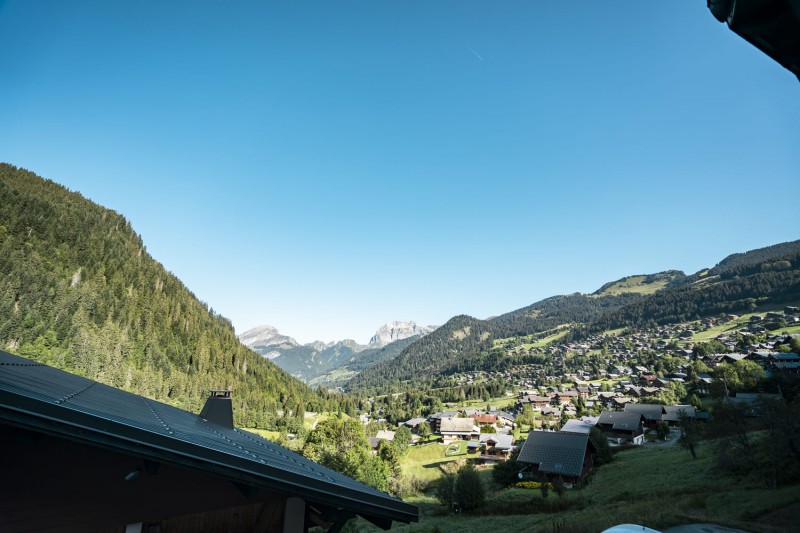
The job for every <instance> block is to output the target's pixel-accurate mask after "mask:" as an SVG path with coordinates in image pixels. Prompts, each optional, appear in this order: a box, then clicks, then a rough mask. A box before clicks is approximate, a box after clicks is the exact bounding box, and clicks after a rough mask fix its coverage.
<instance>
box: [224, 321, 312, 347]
mask: <svg viewBox="0 0 800 533" xmlns="http://www.w3.org/2000/svg"><path fill="white" fill-rule="evenodd" d="M238 337H239V341H240V342H241V343H242V344H244V345H245V346H247V347H249V348H253V347H255V346H261V347H266V346H278V345H281V344H288V345H291V346H299V344H298V343H297V341H296V340H294V339H293V338H291V337H287V336H286V335H281V333H280V332H279V331H278V329H277V328H274V327H272V326H256V327H254V328H253V329H248V330H247V331H245V332H244V333H242V334H241V335H239V336H238Z"/></svg>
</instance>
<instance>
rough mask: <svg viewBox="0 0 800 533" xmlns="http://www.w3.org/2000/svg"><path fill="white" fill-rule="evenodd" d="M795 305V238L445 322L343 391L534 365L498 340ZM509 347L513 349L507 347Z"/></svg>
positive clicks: (426, 383) (798, 287) (798, 298)
mask: <svg viewBox="0 0 800 533" xmlns="http://www.w3.org/2000/svg"><path fill="white" fill-rule="evenodd" d="M798 302H800V241H794V242H791V243H783V244H779V245H774V246H769V247H766V248H762V249H759V250H753V251H750V252H747V253H744V254H734V255H733V256H729V257H728V258H725V259H724V260H723V261H721V262H720V263H719V264H718V265H717V266H715V267H714V268H712V269H710V270H703V271H701V272H699V273H697V274H694V275H692V276H685V275H684V274H683V273H682V272H680V271H675V270H670V271H666V272H662V273H659V274H653V275H647V276H644V275H642V276H630V277H627V278H623V279H622V280H619V281H615V282H611V283H607V284H606V285H604V286H603V287H601V289H600V290H598V291H597V292H596V293H595V294H593V295H584V294H578V293H576V294H570V295H564V296H554V297H551V298H547V299H545V300H542V301H540V302H537V303H535V304H533V305H530V306H528V307H524V308H522V309H518V310H516V311H512V312H510V313H506V314H504V315H501V316H498V317H495V318H493V319H490V320H478V319H475V318H472V317H468V316H458V317H454V318H452V319H451V320H450V321H448V322H447V323H446V324H444V325H443V326H442V327H440V328H439V329H438V330H436V331H434V332H433V333H431V334H430V335H427V336H426V337H424V338H422V339H420V340H419V341H417V342H415V343H413V344H411V345H410V346H408V347H407V348H406V349H404V350H403V351H402V352H401V353H400V355H398V356H397V357H396V358H394V359H392V360H389V361H385V362H383V363H381V364H378V365H376V366H375V367H372V368H368V369H365V370H364V371H363V372H362V373H361V374H359V375H357V376H355V377H353V378H352V379H351V380H350V381H349V382H348V384H347V386H348V388H349V389H351V390H369V391H375V392H390V391H399V390H404V389H405V388H408V387H413V388H416V389H425V388H431V387H442V386H448V383H447V378H448V376H450V375H452V374H455V373H458V372H461V373H464V372H473V371H478V370H484V371H502V370H506V369H508V368H509V366H511V365H514V364H524V363H541V361H538V360H537V359H536V356H524V355H520V356H515V357H510V356H509V354H507V353H506V351H505V349H504V347H503V345H504V344H508V343H506V342H503V341H509V340H511V341H513V340H514V339H515V338H516V339H519V340H521V341H522V344H523V345H526V344H528V345H530V346H540V347H541V346H542V344H543V343H544V342H555V341H558V342H569V341H573V340H579V339H583V338H586V337H587V336H589V335H592V334H596V333H601V332H603V331H609V330H615V329H620V328H628V327H632V328H644V327H649V326H652V325H655V324H669V323H680V322H687V321H691V320H697V319H700V318H703V317H710V316H715V315H719V314H721V313H739V314H741V313H744V312H752V311H754V310H756V309H759V308H762V307H770V306H772V307H774V306H780V305H787V304H793V305H796V304H797V303H798ZM510 344H515V343H514V342H511V343H510Z"/></svg>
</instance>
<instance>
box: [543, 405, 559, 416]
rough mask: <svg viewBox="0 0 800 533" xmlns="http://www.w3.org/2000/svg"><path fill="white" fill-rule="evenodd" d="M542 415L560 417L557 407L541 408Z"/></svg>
mask: <svg viewBox="0 0 800 533" xmlns="http://www.w3.org/2000/svg"><path fill="white" fill-rule="evenodd" d="M542 415H544V416H561V409H559V408H558V407H552V406H549V405H548V406H547V407H542Z"/></svg>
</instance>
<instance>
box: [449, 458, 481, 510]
mask: <svg viewBox="0 0 800 533" xmlns="http://www.w3.org/2000/svg"><path fill="white" fill-rule="evenodd" d="M454 488H455V498H456V503H457V504H458V506H459V508H461V509H463V510H465V511H469V510H471V509H477V508H478V507H481V506H482V505H483V504H484V502H485V501H486V489H485V488H484V486H483V481H481V478H480V476H479V475H478V472H477V471H476V470H475V468H474V467H473V466H471V465H470V466H467V467H465V468H462V469H461V472H459V473H458V477H456V481H455V486H454Z"/></svg>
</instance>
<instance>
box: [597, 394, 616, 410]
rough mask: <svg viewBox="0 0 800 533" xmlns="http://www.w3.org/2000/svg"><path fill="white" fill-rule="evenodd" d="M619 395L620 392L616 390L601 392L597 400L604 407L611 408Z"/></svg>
mask: <svg viewBox="0 0 800 533" xmlns="http://www.w3.org/2000/svg"><path fill="white" fill-rule="evenodd" d="M618 396H619V394H618V393H616V392H600V393H598V394H597V400H598V401H599V402H600V403H601V404H602V405H603V407H608V408H609V409H610V408H612V407H614V398H616V397H618Z"/></svg>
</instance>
